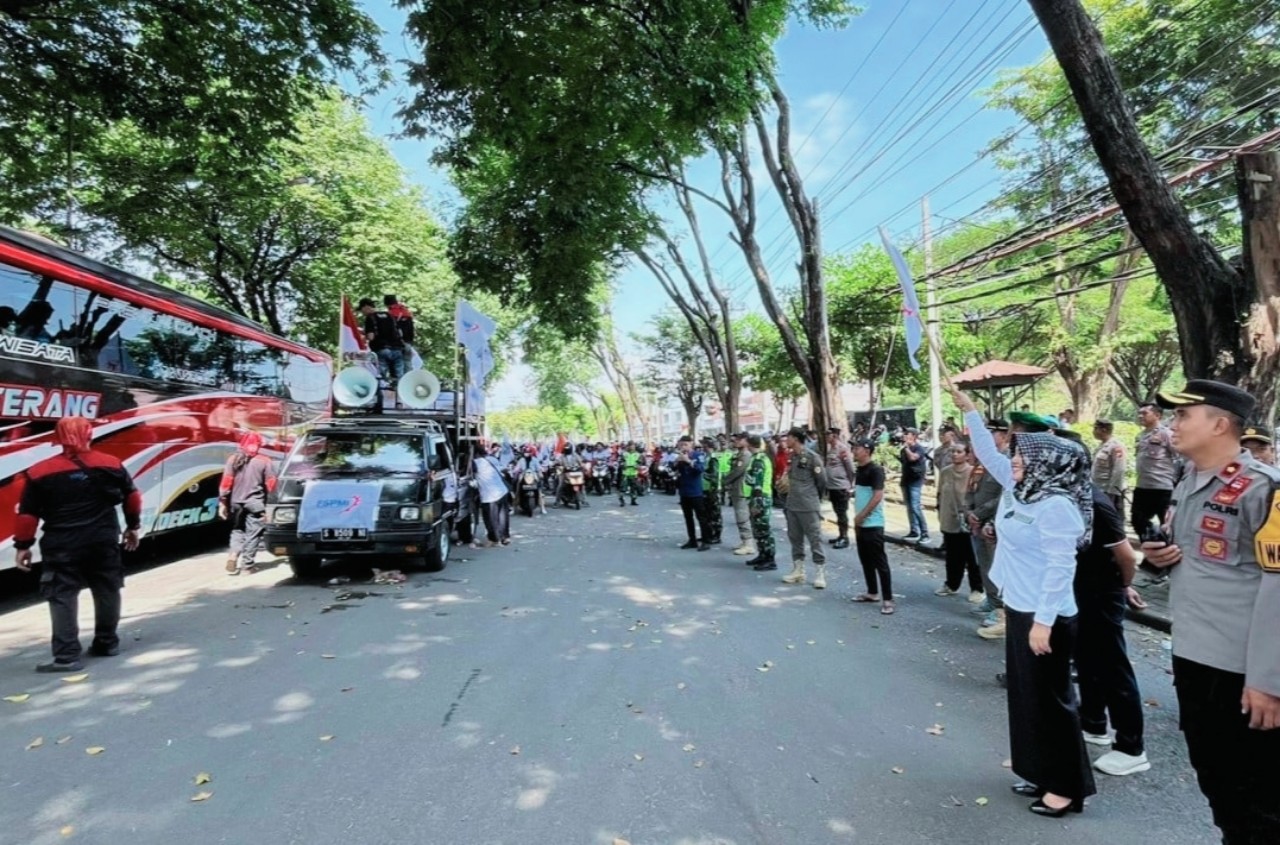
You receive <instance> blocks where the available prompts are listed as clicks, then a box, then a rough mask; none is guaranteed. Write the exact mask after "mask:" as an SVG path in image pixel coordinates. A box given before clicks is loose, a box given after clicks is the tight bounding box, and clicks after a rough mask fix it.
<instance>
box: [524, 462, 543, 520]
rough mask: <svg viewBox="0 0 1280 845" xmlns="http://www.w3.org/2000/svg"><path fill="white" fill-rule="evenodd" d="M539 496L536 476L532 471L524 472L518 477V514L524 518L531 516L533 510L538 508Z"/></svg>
mask: <svg viewBox="0 0 1280 845" xmlns="http://www.w3.org/2000/svg"><path fill="white" fill-rule="evenodd" d="M540 495H541V491H540V489H539V484H538V474H537V473H535V472H533V471H526V472H525V473H524V475H522V476H521V477H520V513H522V514H524V515H525V516H533V512H534V510H535V509H536V508H537V507H538V497H539V496H540Z"/></svg>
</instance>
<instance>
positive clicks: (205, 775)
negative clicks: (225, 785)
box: [196, 772, 213, 786]
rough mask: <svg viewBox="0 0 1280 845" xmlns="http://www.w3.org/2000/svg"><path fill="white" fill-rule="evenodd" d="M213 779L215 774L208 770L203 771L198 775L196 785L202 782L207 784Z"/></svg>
mask: <svg viewBox="0 0 1280 845" xmlns="http://www.w3.org/2000/svg"><path fill="white" fill-rule="evenodd" d="M211 780H213V775H211V774H209V773H208V772H201V773H200V774H198V775H196V786H200V785H201V784H206V783H208V782H209V781H211Z"/></svg>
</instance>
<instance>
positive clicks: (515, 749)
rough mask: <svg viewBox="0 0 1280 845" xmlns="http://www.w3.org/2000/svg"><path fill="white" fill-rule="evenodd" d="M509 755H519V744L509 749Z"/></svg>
mask: <svg viewBox="0 0 1280 845" xmlns="http://www.w3.org/2000/svg"><path fill="white" fill-rule="evenodd" d="M511 756H513V757H519V756H520V746H518V745H517V746H516V747H515V748H513V749H511Z"/></svg>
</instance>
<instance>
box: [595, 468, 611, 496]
mask: <svg viewBox="0 0 1280 845" xmlns="http://www.w3.org/2000/svg"><path fill="white" fill-rule="evenodd" d="M612 482H613V475H612V471H611V470H610V469H609V466H608V464H606V463H604V462H603V461H596V462H595V464H593V465H592V467H591V492H592V493H594V494H595V495H597V496H607V495H609V488H610V487H612V486H613V484H612Z"/></svg>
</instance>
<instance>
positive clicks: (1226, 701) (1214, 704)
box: [1173, 656, 1280, 845]
mask: <svg viewBox="0 0 1280 845" xmlns="http://www.w3.org/2000/svg"><path fill="white" fill-rule="evenodd" d="M1173 683H1174V686H1175V687H1176V688H1177V692H1178V721H1179V727H1181V728H1182V735H1183V737H1185V738H1186V740H1187V752H1188V753H1189V755H1190V757H1191V766H1192V768H1194V769H1195V770H1196V778H1197V779H1198V780H1199V781H1200V791H1201V792H1202V793H1204V797H1205V798H1207V799H1209V807H1210V809H1212V810H1213V823H1214V824H1216V825H1217V826H1218V827H1219V828H1221V829H1222V841H1223V843H1224V845H1264V843H1266V845H1273V843H1276V842H1280V800H1277V799H1276V775H1275V768H1276V761H1277V760H1280V730H1270V731H1258V730H1252V729H1251V728H1250V727H1249V717H1248V716H1245V715H1243V714H1242V713H1241V712H1240V699H1241V697H1242V696H1243V694H1244V675H1238V674H1236V673H1234V672H1225V671H1223V670H1221V669H1215V668H1213V667H1212V666H1205V665H1204V664H1202V663H1195V662H1193V661H1191V660H1186V659H1184V658H1181V657H1177V656H1175V657H1174V658H1173Z"/></svg>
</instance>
